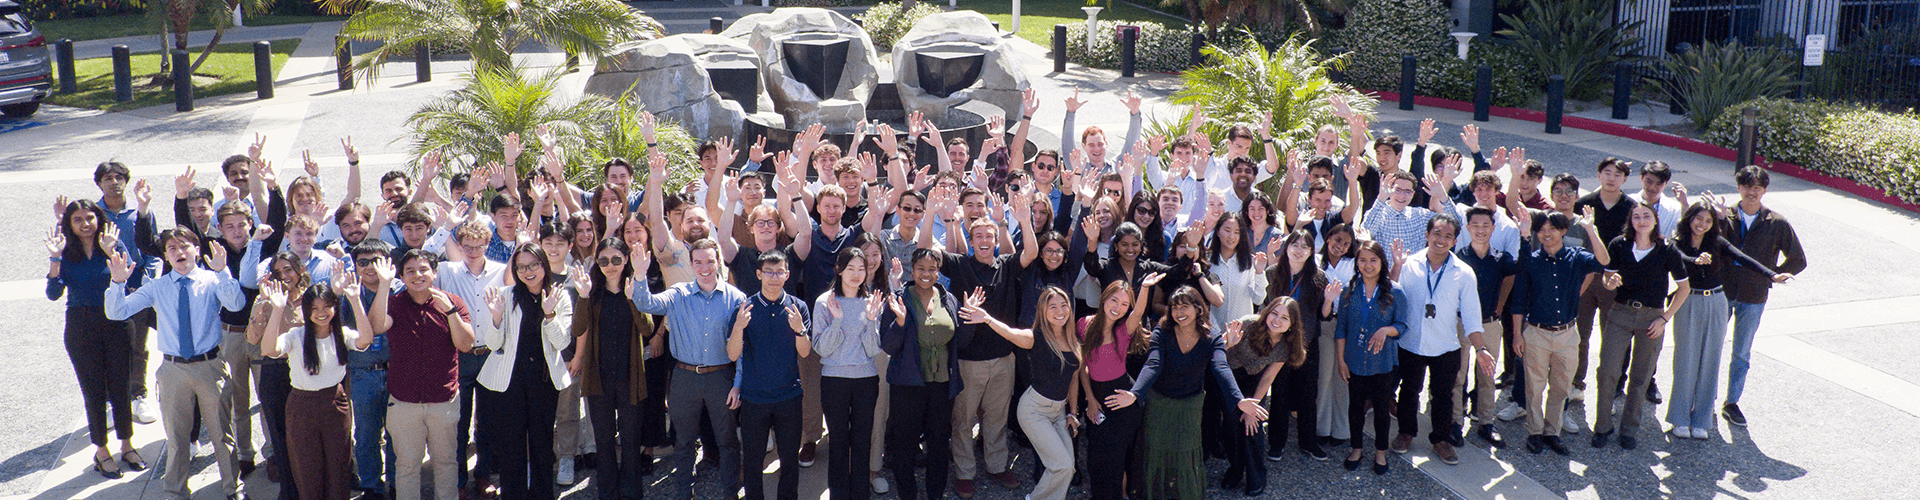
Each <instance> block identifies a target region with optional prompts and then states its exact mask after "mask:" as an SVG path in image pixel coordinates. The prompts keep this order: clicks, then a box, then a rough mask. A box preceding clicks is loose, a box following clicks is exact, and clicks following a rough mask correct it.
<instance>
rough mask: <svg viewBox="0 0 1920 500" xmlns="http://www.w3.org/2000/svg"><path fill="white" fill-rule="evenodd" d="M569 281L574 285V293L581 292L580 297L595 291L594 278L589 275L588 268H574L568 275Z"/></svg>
mask: <svg viewBox="0 0 1920 500" xmlns="http://www.w3.org/2000/svg"><path fill="white" fill-rule="evenodd" d="M567 281H569V282H571V283H572V284H573V289H574V291H577V292H580V295H586V294H588V293H591V292H592V291H593V278H592V277H591V276H588V275H587V266H579V267H575V268H573V272H570V273H567Z"/></svg>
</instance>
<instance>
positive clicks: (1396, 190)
mask: <svg viewBox="0 0 1920 500" xmlns="http://www.w3.org/2000/svg"><path fill="white" fill-rule="evenodd" d="M1393 194H1413V189H1411V188H1393Z"/></svg>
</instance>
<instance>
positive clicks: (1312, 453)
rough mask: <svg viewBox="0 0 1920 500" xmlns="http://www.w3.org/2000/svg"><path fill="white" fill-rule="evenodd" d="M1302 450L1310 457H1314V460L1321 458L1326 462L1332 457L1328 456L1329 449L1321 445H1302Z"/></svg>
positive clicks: (1320, 459)
mask: <svg viewBox="0 0 1920 500" xmlns="http://www.w3.org/2000/svg"><path fill="white" fill-rule="evenodd" d="M1300 451H1302V452H1305V453H1306V454H1307V456H1308V457H1312V458H1313V459H1314V460H1319V461H1322V462H1325V461H1326V460H1327V459H1328V458H1331V457H1328V456H1327V450H1326V449H1324V448H1321V447H1319V446H1313V447H1302V448H1300Z"/></svg>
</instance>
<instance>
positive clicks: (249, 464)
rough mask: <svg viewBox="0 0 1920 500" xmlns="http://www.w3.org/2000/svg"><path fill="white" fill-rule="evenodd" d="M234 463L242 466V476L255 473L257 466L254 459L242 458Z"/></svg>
mask: <svg viewBox="0 0 1920 500" xmlns="http://www.w3.org/2000/svg"><path fill="white" fill-rule="evenodd" d="M234 465H238V466H239V467H240V477H243V478H244V477H247V476H251V475H253V469H254V468H255V467H256V466H255V465H254V463H253V461H252V460H240V461H238V462H235V463H234Z"/></svg>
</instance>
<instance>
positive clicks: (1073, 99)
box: [1067, 88, 1087, 113]
mask: <svg viewBox="0 0 1920 500" xmlns="http://www.w3.org/2000/svg"><path fill="white" fill-rule="evenodd" d="M1085 104H1087V101H1082V100H1080V89H1078V88H1076V89H1073V95H1072V96H1069V97H1067V112H1068V113H1072V112H1076V111H1080V106H1083V105H1085Z"/></svg>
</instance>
